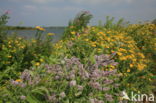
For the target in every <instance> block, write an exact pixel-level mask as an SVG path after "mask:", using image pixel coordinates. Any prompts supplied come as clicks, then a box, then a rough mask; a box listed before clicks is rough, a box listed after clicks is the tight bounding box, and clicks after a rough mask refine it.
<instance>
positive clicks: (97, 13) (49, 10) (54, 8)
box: [0, 0, 156, 26]
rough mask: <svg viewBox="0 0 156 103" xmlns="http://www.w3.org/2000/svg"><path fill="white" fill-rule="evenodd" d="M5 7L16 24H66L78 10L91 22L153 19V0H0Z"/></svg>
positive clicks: (155, 3) (155, 13) (155, 4)
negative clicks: (88, 16) (110, 18)
mask: <svg viewBox="0 0 156 103" xmlns="http://www.w3.org/2000/svg"><path fill="white" fill-rule="evenodd" d="M6 10H10V11H11V13H10V17H11V18H10V20H9V22H8V25H16V26H17V25H21V26H36V25H40V26H66V25H68V21H69V20H71V19H73V18H74V17H75V15H76V14H77V13H78V12H80V11H82V10H86V11H90V12H91V14H93V17H94V18H93V19H92V20H91V23H90V24H91V25H96V24H98V21H99V20H102V21H103V22H104V21H105V18H106V16H111V17H115V19H116V20H118V19H119V18H121V17H122V18H124V19H125V20H127V21H130V22H132V23H135V22H139V21H146V20H153V19H155V18H156V0H0V13H1V14H2V13H3V12H4V11H6Z"/></svg>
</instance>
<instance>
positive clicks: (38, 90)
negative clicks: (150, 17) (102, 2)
mask: <svg viewBox="0 0 156 103" xmlns="http://www.w3.org/2000/svg"><path fill="white" fill-rule="evenodd" d="M91 18H92V15H91V14H90V13H89V12H81V13H80V14H79V15H77V16H76V18H75V19H74V20H72V21H70V23H69V26H68V27H67V28H66V30H65V32H64V34H63V35H64V37H63V39H62V40H60V41H58V42H57V43H55V44H53V43H52V42H51V41H52V37H53V35H54V34H53V33H48V34H47V35H46V36H43V35H42V32H43V31H45V29H44V28H41V27H39V26H37V27H36V37H35V39H29V40H26V39H24V38H22V37H18V36H16V35H12V36H8V35H7V33H6V32H5V31H6V30H7V27H6V26H5V24H6V23H7V19H8V16H7V14H6V13H5V14H3V15H2V16H1V17H0V28H2V29H0V103H1V102H2V103H3V102H4V103H6V102H7V103H10V102H12V103H18V102H19V103H60V102H61V103H90V102H91V103H119V102H121V103H122V101H125V100H127V98H122V95H123V94H122V93H123V91H126V92H127V93H128V95H129V94H130V93H131V92H132V91H133V92H134V93H140V94H141V93H143V94H153V93H154V90H155V88H154V82H155V78H156V77H155V75H156V64H155V61H156V42H155V41H156V25H155V24H152V23H142V24H125V23H124V21H123V19H120V20H119V21H118V22H117V23H113V20H114V18H109V17H107V20H106V23H105V24H104V25H98V26H87V24H88V23H89V21H90V19H91ZM43 37H44V39H43ZM127 101H128V102H132V101H131V100H127ZM132 103H133V102H132Z"/></svg>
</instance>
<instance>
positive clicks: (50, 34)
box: [47, 33, 55, 36]
mask: <svg viewBox="0 0 156 103" xmlns="http://www.w3.org/2000/svg"><path fill="white" fill-rule="evenodd" d="M47 35H48V36H52V35H55V34H54V33H48V34H47Z"/></svg>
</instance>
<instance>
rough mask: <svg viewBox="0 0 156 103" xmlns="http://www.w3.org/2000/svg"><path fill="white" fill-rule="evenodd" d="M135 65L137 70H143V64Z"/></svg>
mask: <svg viewBox="0 0 156 103" xmlns="http://www.w3.org/2000/svg"><path fill="white" fill-rule="evenodd" d="M137 67H138V70H143V69H144V67H145V65H144V64H138V65H137Z"/></svg>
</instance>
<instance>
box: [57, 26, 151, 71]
mask: <svg viewBox="0 0 156 103" xmlns="http://www.w3.org/2000/svg"><path fill="white" fill-rule="evenodd" d="M87 29H88V31H89V32H88V33H84V34H80V37H77V36H75V37H71V38H69V40H71V41H73V42H75V41H79V42H81V41H83V42H86V45H90V47H91V48H93V49H94V50H96V51H97V53H105V54H111V53H113V52H116V53H117V55H118V56H117V57H116V60H117V61H118V62H119V64H120V65H122V66H125V68H126V70H125V71H126V72H131V71H133V70H135V69H138V70H140V71H141V70H143V69H145V68H146V67H147V64H148V62H149V60H148V59H147V58H145V55H144V54H143V53H142V52H141V51H140V49H139V48H138V46H137V43H136V41H135V40H134V39H133V38H132V37H131V36H129V35H128V34H127V32H124V31H123V32H118V31H115V30H107V29H102V30H101V29H99V28H96V27H88V28H87ZM72 34H75V32H74V33H72ZM65 43H67V41H64V43H59V42H58V43H56V44H55V47H56V48H60V47H62V46H63V45H64V44H65ZM86 52H88V51H87V50H86Z"/></svg>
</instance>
